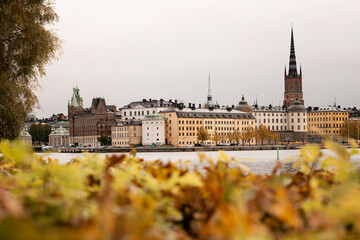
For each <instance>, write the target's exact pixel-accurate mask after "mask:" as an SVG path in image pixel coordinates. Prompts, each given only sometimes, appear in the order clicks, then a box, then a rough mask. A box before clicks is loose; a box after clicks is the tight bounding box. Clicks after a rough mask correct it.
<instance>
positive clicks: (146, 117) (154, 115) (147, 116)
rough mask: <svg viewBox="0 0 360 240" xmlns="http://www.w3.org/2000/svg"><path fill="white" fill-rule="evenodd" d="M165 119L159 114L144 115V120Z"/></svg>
mask: <svg viewBox="0 0 360 240" xmlns="http://www.w3.org/2000/svg"><path fill="white" fill-rule="evenodd" d="M164 119H165V118H164V117H163V116H161V115H159V114H150V115H146V116H145V118H144V120H164Z"/></svg>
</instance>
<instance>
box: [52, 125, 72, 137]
mask: <svg viewBox="0 0 360 240" xmlns="http://www.w3.org/2000/svg"><path fill="white" fill-rule="evenodd" d="M50 136H69V131H68V130H66V129H65V128H63V127H62V126H60V127H59V128H57V129H55V130H54V131H52V132H51V133H50Z"/></svg>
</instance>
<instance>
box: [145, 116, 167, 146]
mask: <svg viewBox="0 0 360 240" xmlns="http://www.w3.org/2000/svg"><path fill="white" fill-rule="evenodd" d="M164 144H165V118H164V117H163V116H161V115H158V114H151V115H147V116H145V118H144V119H143V120H142V145H144V146H149V145H151V146H158V145H164Z"/></svg>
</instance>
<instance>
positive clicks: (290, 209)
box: [0, 141, 360, 240]
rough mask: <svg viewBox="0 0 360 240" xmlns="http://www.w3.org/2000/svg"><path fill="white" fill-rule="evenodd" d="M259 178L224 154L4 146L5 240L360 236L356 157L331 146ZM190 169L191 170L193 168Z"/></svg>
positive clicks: (0, 197) (0, 195) (306, 151)
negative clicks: (66, 153)
mask: <svg viewBox="0 0 360 240" xmlns="http://www.w3.org/2000/svg"><path fill="white" fill-rule="evenodd" d="M325 147H326V148H328V149H330V150H331V151H332V153H333V154H330V155H328V156H324V155H323V153H322V151H321V148H320V146H317V145H309V146H307V147H305V148H302V149H301V150H300V155H299V156H296V157H293V158H292V159H289V160H288V161H290V162H291V164H292V166H293V170H294V172H286V171H283V170H281V165H280V164H278V165H276V166H275V168H274V170H273V172H272V174H270V175H254V174H252V173H251V172H249V170H248V168H247V167H246V166H244V165H242V164H241V163H239V162H237V161H236V160H235V159H233V158H229V157H228V156H227V155H226V154H224V152H219V155H218V159H217V160H216V161H212V160H210V159H206V158H205V156H204V155H200V160H201V161H202V162H204V163H206V167H205V168H201V169H200V168H199V169H198V168H193V167H191V166H189V164H188V163H186V164H184V163H183V162H181V161H179V162H167V163H166V162H161V161H143V160H142V159H139V158H136V156H135V153H134V154H132V155H121V156H119V155H118V156H116V155H114V156H111V157H109V156H106V157H105V159H99V156H96V155H85V156H84V157H82V158H76V159H74V160H72V161H71V162H70V163H68V164H64V165H61V164H59V163H58V161H56V160H52V159H47V160H44V159H43V158H42V157H41V156H39V155H35V154H33V153H32V152H31V151H30V149H29V146H28V145H27V144H25V143H9V142H3V143H1V144H0V153H2V154H3V156H2V158H3V159H2V161H1V162H0V213H1V214H0V239H29V240H32V239H269V240H270V239H289V240H290V239H330V240H332V239H333V240H335V239H336V240H337V239H359V237H360V225H359V224H360V223H359V222H360V206H359V201H360V185H359V179H360V171H359V169H358V164H359V160H358V159H357V160H356V158H355V159H352V161H350V157H351V156H353V155H354V154H359V152H358V151H357V150H355V149H356V148H358V146H357V145H356V144H355V143H353V147H354V148H353V149H351V150H348V149H345V148H342V147H341V146H340V145H339V144H336V143H333V142H330V141H326V142H325ZM190 169H191V170H190Z"/></svg>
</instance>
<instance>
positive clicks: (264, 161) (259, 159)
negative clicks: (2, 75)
mask: <svg viewBox="0 0 360 240" xmlns="http://www.w3.org/2000/svg"><path fill="white" fill-rule="evenodd" d="M323 152H324V154H325V155H331V152H330V151H329V150H323ZM201 153H202V154H205V156H206V158H211V159H213V160H214V161H215V160H217V157H218V155H219V153H218V152H201ZM90 154H95V153H90ZM112 154H115V155H121V154H124V153H112ZM112 154H109V155H112ZM226 154H227V155H228V156H229V157H232V158H235V159H236V160H238V161H239V162H240V163H241V164H244V165H245V166H247V167H248V168H249V169H250V171H251V172H252V173H255V174H270V173H271V172H272V170H273V169H274V167H275V166H276V150H261V151H229V152H226ZM39 155H42V156H44V157H51V158H56V159H58V160H59V162H60V163H67V162H69V161H70V160H71V159H73V158H76V157H80V158H81V157H83V154H81V153H50V154H44V153H39ZM105 155H106V154H103V153H101V154H98V156H99V157H100V158H104V157H105ZM297 155H299V151H298V150H281V151H280V154H279V158H280V162H281V163H282V171H292V168H291V162H290V163H289V162H286V159H288V158H290V157H294V156H297ZM136 156H137V157H139V158H142V159H144V160H145V161H151V160H157V159H160V160H161V161H163V162H167V161H170V162H177V161H178V160H180V159H181V160H183V161H188V160H189V161H190V162H191V164H190V167H192V168H194V167H197V168H199V169H201V168H204V167H205V164H204V163H201V162H200V159H199V153H197V152H149V153H138V154H137V155H136ZM352 160H360V155H355V156H353V158H352ZM232 166H235V165H232Z"/></svg>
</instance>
